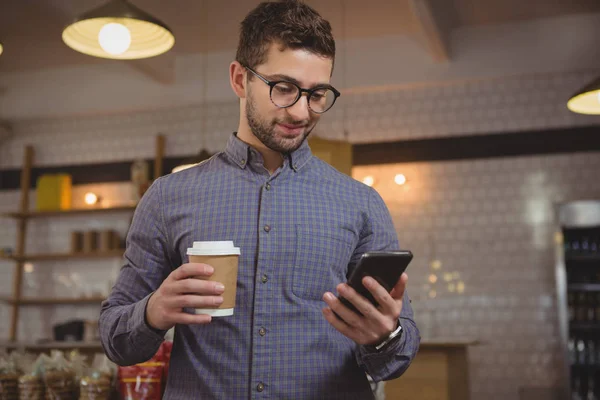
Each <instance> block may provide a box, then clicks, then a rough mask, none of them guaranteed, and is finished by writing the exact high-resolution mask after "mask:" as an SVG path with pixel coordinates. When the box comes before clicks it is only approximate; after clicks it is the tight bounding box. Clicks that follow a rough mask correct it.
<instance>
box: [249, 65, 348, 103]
mask: <svg viewBox="0 0 600 400" xmlns="http://www.w3.org/2000/svg"><path fill="white" fill-rule="evenodd" d="M243 67H244V68H246V69H247V70H248V71H250V72H252V74H254V75H255V76H256V77H257V78H258V79H260V80H261V81H263V82H264V83H266V84H267V85H269V98H270V99H271V103H273V104H274V105H275V106H276V107H279V108H289V107H292V106H293V105H294V104H296V103H297V102H298V100H300V97H302V93H306V94H307V103H308V108H309V109H310V111H312V112H314V113H315V114H324V113H326V112H327V111H329V110H331V108H332V107H333V105H334V104H335V101H336V100H337V99H338V97H340V95H341V93H340V92H339V91H338V90H337V89H336V88H334V87H333V86H331V85H319V86H316V87H314V88H312V89H304V88H301V87H300V86H298V85H296V84H295V83H294V82H290V81H286V80H278V81H270V80H268V79H267V78H265V77H264V76H262V75H261V74H259V73H258V72H256V71H255V70H253V69H252V68H250V67H246V66H245V65H243ZM279 83H287V84H290V85H294V86H296V87H297V88H298V95H297V96H296V100H294V101H293V102H292V103H291V104H290V105H287V106H284V107H282V106H280V105H279V104H277V103H275V102H274V101H273V88H274V87H275V85H277V84H279ZM321 89H328V90H331V91H332V92H333V95H334V96H335V97H334V98H333V102H332V103H331V105H330V106H329V107H328V108H327V109H326V110H324V111H321V112H319V111H315V110H313V109H312V107H311V106H310V98H311V97H312V95H313V93H314V92H316V91H317V90H321Z"/></svg>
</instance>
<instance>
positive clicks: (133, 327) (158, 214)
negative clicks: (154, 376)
mask: <svg viewBox="0 0 600 400" xmlns="http://www.w3.org/2000/svg"><path fill="white" fill-rule="evenodd" d="M124 258H125V264H124V266H123V268H122V269H121V272H120V274H119V277H118V279H117V281H116V283H115V286H114V287H113V289H112V291H111V293H110V295H109V297H108V299H107V300H105V301H104V302H103V303H102V309H101V311H100V321H99V328H100V338H101V341H102V346H103V348H104V351H105V353H106V355H107V356H108V357H109V358H110V359H111V360H112V361H113V362H115V363H117V364H119V365H123V366H124V365H133V364H137V363H140V362H144V361H147V360H149V359H150V358H152V356H154V354H155V353H156V351H157V350H158V348H159V347H160V344H161V343H162V341H163V338H164V334H165V332H164V331H159V330H155V329H153V328H152V327H150V326H149V325H148V323H147V321H146V306H147V304H148V299H149V298H150V296H151V295H152V293H153V292H154V291H155V290H156V289H158V287H159V286H160V285H161V283H162V282H163V281H164V280H165V278H166V277H167V276H168V275H169V273H170V272H171V271H172V270H173V254H171V250H170V247H169V241H168V235H167V232H166V229H165V223H164V217H163V214H162V202H161V191H160V179H159V180H157V181H156V182H154V183H153V184H152V186H151V187H150V188H149V189H148V191H147V192H146V193H145V194H144V196H143V197H142V199H141V200H140V202H139V204H138V206H137V208H136V211H135V213H134V216H133V220H132V223H131V227H130V228H129V232H128V234H127V249H126V251H125V256H124Z"/></svg>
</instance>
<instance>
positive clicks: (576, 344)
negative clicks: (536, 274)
mask: <svg viewBox="0 0 600 400" xmlns="http://www.w3.org/2000/svg"><path fill="white" fill-rule="evenodd" d="M558 215H559V218H558V219H559V223H560V231H561V235H559V237H560V238H561V240H557V247H556V259H557V263H556V265H557V267H556V278H557V280H556V281H557V289H558V311H559V321H560V328H561V339H562V345H563V349H564V360H565V376H566V377H567V379H568V387H569V391H570V398H571V399H572V400H597V399H599V398H600V201H576V202H571V203H566V204H563V205H561V206H560V208H559V212H558Z"/></svg>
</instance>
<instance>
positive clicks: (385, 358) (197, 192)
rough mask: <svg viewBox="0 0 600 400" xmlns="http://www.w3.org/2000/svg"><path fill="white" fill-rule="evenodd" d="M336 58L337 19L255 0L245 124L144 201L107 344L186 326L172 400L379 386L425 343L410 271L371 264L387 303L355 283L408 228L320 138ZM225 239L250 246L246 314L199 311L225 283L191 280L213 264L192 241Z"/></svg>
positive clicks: (238, 70) (123, 352) (353, 391)
mask: <svg viewBox="0 0 600 400" xmlns="http://www.w3.org/2000/svg"><path fill="white" fill-rule="evenodd" d="M334 57H335V42H334V40H333V37H332V34H331V27H330V25H329V23H328V22H327V21H325V20H324V19H322V18H321V17H320V16H319V14H317V13H316V12H315V11H314V10H313V9H311V8H310V7H308V6H307V5H304V4H302V3H299V2H294V1H288V2H280V3H263V4H260V5H259V6H258V7H256V8H255V9H254V10H253V11H251V12H250V13H249V14H248V15H247V17H246V18H245V20H244V21H243V22H242V27H241V34H240V42H239V47H238V51H237V56H236V61H234V62H233V63H232V64H231V66H230V81H231V86H232V88H233V90H234V92H235V93H236V95H237V96H238V97H239V98H240V123H239V128H238V131H237V133H234V134H232V136H231V137H230V138H229V142H228V144H227V147H226V148H225V151H223V152H221V153H219V154H217V155H215V156H213V157H212V158H211V159H209V160H208V161H206V162H204V163H202V164H200V165H198V166H196V167H194V168H191V169H187V170H185V171H182V172H178V173H175V174H171V175H169V176H166V177H163V178H160V179H158V180H157V181H156V182H155V183H154V184H153V185H152V187H151V188H150V189H149V190H148V191H147V193H146V194H145V195H144V197H143V198H142V200H141V201H140V204H139V205H138V207H137V210H136V213H135V216H134V220H133V222H132V225H131V228H130V232H129V234H128V239H127V250H126V253H125V258H126V265H125V266H124V268H123V269H122V271H121V274H120V276H119V279H118V281H117V283H116V285H115V287H114V288H113V291H112V293H111V295H110V297H109V299H108V300H107V301H106V302H105V303H104V304H103V307H102V313H101V316H100V330H101V336H102V343H103V346H104V348H105V351H106V353H107V355H108V356H109V357H110V358H111V359H112V360H113V361H115V362H116V363H118V364H120V365H128V364H135V363H139V362H143V361H145V360H147V359H149V358H151V357H152V356H153V355H154V353H155V352H156V350H157V348H158V347H159V345H160V343H161V342H162V340H163V336H164V334H165V332H166V330H168V329H169V328H171V327H173V326H175V336H174V346H173V353H172V358H171V366H170V372H169V380H168V383H167V389H166V393H165V398H166V399H192V398H194V399H196V398H199V399H243V398H253V399H254V398H256V399H260V398H270V399H338V398H339V399H353V398H356V399H367V398H372V397H373V394H372V392H371V389H370V385H369V383H368V380H367V378H366V374H368V375H370V376H371V377H372V378H373V380H375V381H380V380H386V379H391V378H395V377H397V376H399V375H401V374H402V373H403V372H404V371H405V370H406V368H408V365H409V364H410V362H411V360H412V359H413V358H414V356H415V354H416V352H417V348H418V345H419V333H418V330H417V328H416V326H415V323H414V321H413V313H412V309H411V306H410V302H409V300H408V297H407V296H406V294H405V287H406V282H407V276H406V274H404V275H403V276H402V278H401V279H400V281H399V282H398V284H397V285H396V286H395V288H394V290H393V291H392V293H391V295H390V294H388V292H387V291H385V289H384V288H383V287H381V286H380V285H379V284H378V283H377V282H375V281H374V280H373V279H369V278H365V281H364V283H365V285H366V286H367V287H368V288H369V289H370V291H371V292H372V293H373V295H374V296H375V298H376V299H377V300H378V302H379V304H380V306H379V307H378V308H375V307H373V306H372V305H371V303H369V302H368V301H367V300H366V299H365V298H363V297H362V296H359V295H358V294H357V293H356V292H354V291H353V290H352V289H350V288H349V287H348V286H347V285H345V284H342V282H345V281H346V278H347V276H348V274H349V272H350V271H351V270H352V268H353V267H354V266H355V265H356V262H357V261H358V259H359V258H360V256H361V254H362V253H364V252H365V251H368V250H393V249H398V242H397V236H396V232H395V229H394V226H393V224H392V221H391V218H390V215H389V212H388V210H387V208H386V207H385V205H384V203H383V201H382V199H381V198H380V197H379V195H378V194H377V193H376V192H375V191H374V190H373V189H371V188H369V187H367V186H365V185H363V184H362V183H359V182H357V181H355V180H353V179H352V178H350V177H347V176H346V175H343V174H341V173H339V172H337V171H336V170H335V169H333V168H332V167H330V166H329V165H327V164H326V163H324V162H322V161H320V160H319V159H317V158H315V157H313V156H312V155H311V151H310V148H309V147H308V144H307V142H306V138H307V137H308V135H309V133H310V132H311V131H312V129H313V128H314V127H315V125H316V124H317V122H318V120H319V119H320V117H321V115H322V114H323V113H324V112H326V111H327V110H328V109H329V108H330V107H331V106H332V105H333V103H334V102H335V99H336V98H337V97H338V95H339V93H338V92H337V91H336V90H335V89H334V88H333V87H332V86H331V85H330V84H329V82H330V77H331V74H332V70H333V61H334ZM210 240H233V241H234V243H235V245H236V246H238V247H240V248H241V256H240V260H239V273H238V283H237V285H238V289H237V298H236V306H235V312H234V315H233V316H229V317H215V318H212V319H211V317H210V316H207V315H195V314H193V313H192V312H188V309H189V308H203V307H204V308H206V307H216V306H218V304H220V302H221V301H222V298H221V297H220V296H219V295H220V294H221V293H222V291H223V287H222V286H221V285H219V284H216V283H215V282H210V281H207V280H201V279H188V278H191V277H198V276H209V275H210V274H211V273H212V271H213V269H212V267H211V266H209V265H204V264H191V263H188V259H187V256H186V250H187V248H188V247H191V246H192V242H193V241H210ZM335 291H338V292H339V294H341V295H343V296H344V297H346V298H347V299H348V300H350V301H351V302H352V303H353V304H354V305H355V306H356V307H357V308H358V309H359V310H360V311H361V312H362V314H363V315H364V316H363V315H359V314H357V313H354V312H353V311H351V310H350V309H349V308H347V307H345V306H344V305H342V304H341V303H340V302H339V300H337V298H336V297H334V295H333V292H335ZM333 312H335V313H337V314H338V315H339V317H340V318H339V319H338V318H337V317H336V316H335V314H334V313H333Z"/></svg>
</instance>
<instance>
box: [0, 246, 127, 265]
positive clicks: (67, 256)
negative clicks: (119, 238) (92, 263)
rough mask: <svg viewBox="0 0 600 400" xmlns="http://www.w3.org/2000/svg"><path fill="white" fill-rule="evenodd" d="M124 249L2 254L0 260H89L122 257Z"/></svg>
mask: <svg viewBox="0 0 600 400" xmlns="http://www.w3.org/2000/svg"><path fill="white" fill-rule="evenodd" d="M124 252H125V250H123V249H119V250H111V251H105V252H94V253H46V254H43V253H40V254H27V255H24V256H22V257H19V256H4V257H0V260H12V261H20V262H25V261H55V260H75V259H79V260H90V259H92V260H93V259H99V258H113V257H123V253H124Z"/></svg>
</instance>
